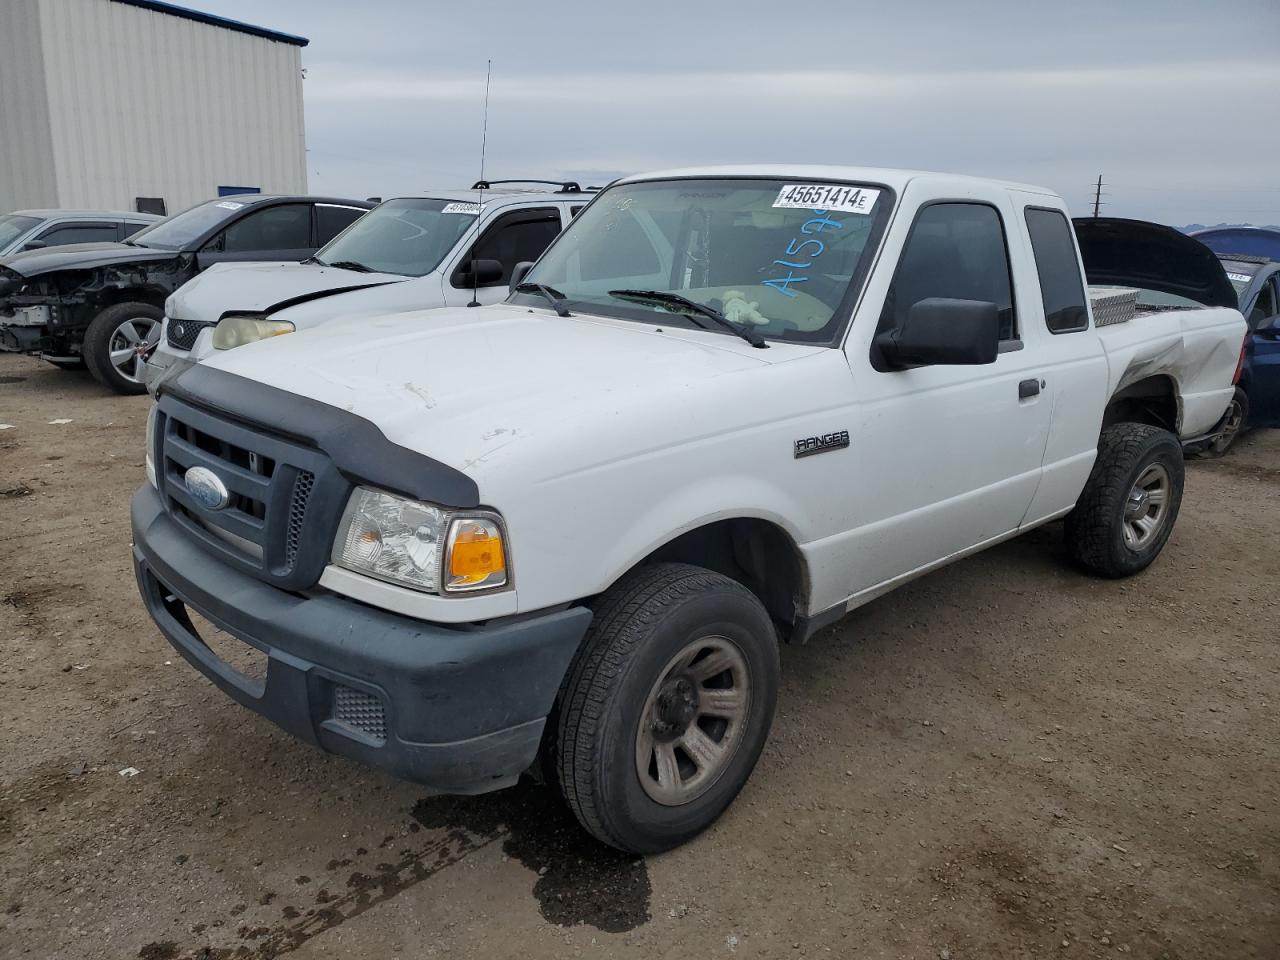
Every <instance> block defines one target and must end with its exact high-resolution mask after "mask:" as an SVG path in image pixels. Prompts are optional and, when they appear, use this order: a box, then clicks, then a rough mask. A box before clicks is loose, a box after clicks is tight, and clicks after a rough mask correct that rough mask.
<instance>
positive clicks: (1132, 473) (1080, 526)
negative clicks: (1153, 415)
mask: <svg viewBox="0 0 1280 960" xmlns="http://www.w3.org/2000/svg"><path fill="white" fill-rule="evenodd" d="M1182 482H1183V460H1182V446H1181V444H1179V443H1178V439H1177V437H1175V436H1174V435H1173V434H1172V433H1170V432H1169V431H1168V430H1162V429H1160V428H1159V427H1153V426H1149V425H1148V424H1145V423H1117V424H1113V425H1112V426H1110V427H1107V428H1106V429H1105V430H1103V431H1102V436H1101V437H1100V438H1099V440H1098V459H1097V460H1096V461H1095V462H1094V464H1093V471H1092V473H1090V474H1089V479H1088V481H1086V483H1085V487H1084V492H1083V493H1081V494H1080V499H1079V501H1077V503H1076V506H1075V509H1074V510H1072V511H1071V513H1069V514H1068V515H1067V522H1066V536H1067V548H1068V549H1069V550H1070V552H1071V555H1072V557H1073V558H1074V559H1075V560H1076V562H1077V563H1079V564H1080V565H1081V566H1083V567H1084V568H1085V569H1087V570H1089V571H1090V572H1091V573H1096V574H1098V575H1099V576H1104V577H1128V576H1131V575H1133V574H1135V573H1138V572H1139V571H1141V570H1145V569H1146V568H1147V567H1148V566H1150V564H1151V562H1152V561H1153V560H1155V558H1156V557H1157V556H1158V555H1159V553H1160V551H1161V550H1162V549H1163V548H1164V545H1165V542H1166V541H1167V540H1168V539H1169V534H1170V533H1172V532H1173V524H1174V521H1175V520H1177V519H1178V509H1179V507H1180V506H1181V505H1182Z"/></svg>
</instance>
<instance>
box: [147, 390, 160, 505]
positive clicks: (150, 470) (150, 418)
mask: <svg viewBox="0 0 1280 960" xmlns="http://www.w3.org/2000/svg"><path fill="white" fill-rule="evenodd" d="M159 409H160V408H159V406H158V405H157V404H154V403H153V404H152V405H151V409H150V410H148V411H147V457H146V460H147V479H148V480H150V481H151V485H152V486H153V487H157V488H158V487H159V486H160V485H159V484H158V483H157V482H156V464H155V459H154V458H155V452H154V451H155V449H156V416H157V414H158V412H159Z"/></svg>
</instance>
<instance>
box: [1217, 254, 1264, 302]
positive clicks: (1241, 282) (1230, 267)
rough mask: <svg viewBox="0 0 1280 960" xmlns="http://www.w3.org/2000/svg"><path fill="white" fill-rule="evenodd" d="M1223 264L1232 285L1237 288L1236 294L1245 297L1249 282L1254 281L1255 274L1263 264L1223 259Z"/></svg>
mask: <svg viewBox="0 0 1280 960" xmlns="http://www.w3.org/2000/svg"><path fill="white" fill-rule="evenodd" d="M1222 266H1223V268H1224V269H1225V270H1226V271H1227V279H1228V280H1230V281H1231V286H1233V287H1235V288H1236V296H1237V297H1243V296H1244V292H1245V291H1246V290H1248V289H1249V284H1251V283H1253V275H1254V274H1255V273H1257V272H1258V269H1259V267H1261V264H1258V263H1247V262H1244V261H1241V260H1223V261H1222Z"/></svg>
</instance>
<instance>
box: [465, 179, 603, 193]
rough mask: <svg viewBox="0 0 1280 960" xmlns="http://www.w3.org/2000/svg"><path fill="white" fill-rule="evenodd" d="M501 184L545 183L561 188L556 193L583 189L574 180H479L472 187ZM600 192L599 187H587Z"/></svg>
mask: <svg viewBox="0 0 1280 960" xmlns="http://www.w3.org/2000/svg"><path fill="white" fill-rule="evenodd" d="M500 183H544V184H546V185H547V186H549V187H559V188H560V189H559V190H557V191H556V193H582V192H583V190H582V187H581V186H580V185H579V184H578V183H577V182H576V181H574V180H477V181H476V182H475V183H473V184H472V185H471V189H472V190H492V189H493V188H494V187H496V186H497V185H498V184H500ZM587 189H588V190H598V189H600V188H599V187H587Z"/></svg>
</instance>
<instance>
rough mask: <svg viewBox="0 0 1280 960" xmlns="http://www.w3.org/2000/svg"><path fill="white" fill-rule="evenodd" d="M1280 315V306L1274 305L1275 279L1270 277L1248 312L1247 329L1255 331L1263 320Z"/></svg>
mask: <svg viewBox="0 0 1280 960" xmlns="http://www.w3.org/2000/svg"><path fill="white" fill-rule="evenodd" d="M1277 314H1280V305H1277V303H1276V278H1275V277H1272V278H1271V279H1269V280H1268V281H1267V282H1266V283H1264V284H1263V285H1262V289H1261V290H1259V291H1258V296H1257V298H1256V299H1255V300H1254V301H1253V308H1252V309H1251V310H1250V311H1249V329H1250V330H1256V329H1258V326H1259V325H1260V324H1261V323H1262V322H1263V321H1265V320H1269V319H1271V318H1272V317H1274V316H1276V315H1277Z"/></svg>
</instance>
